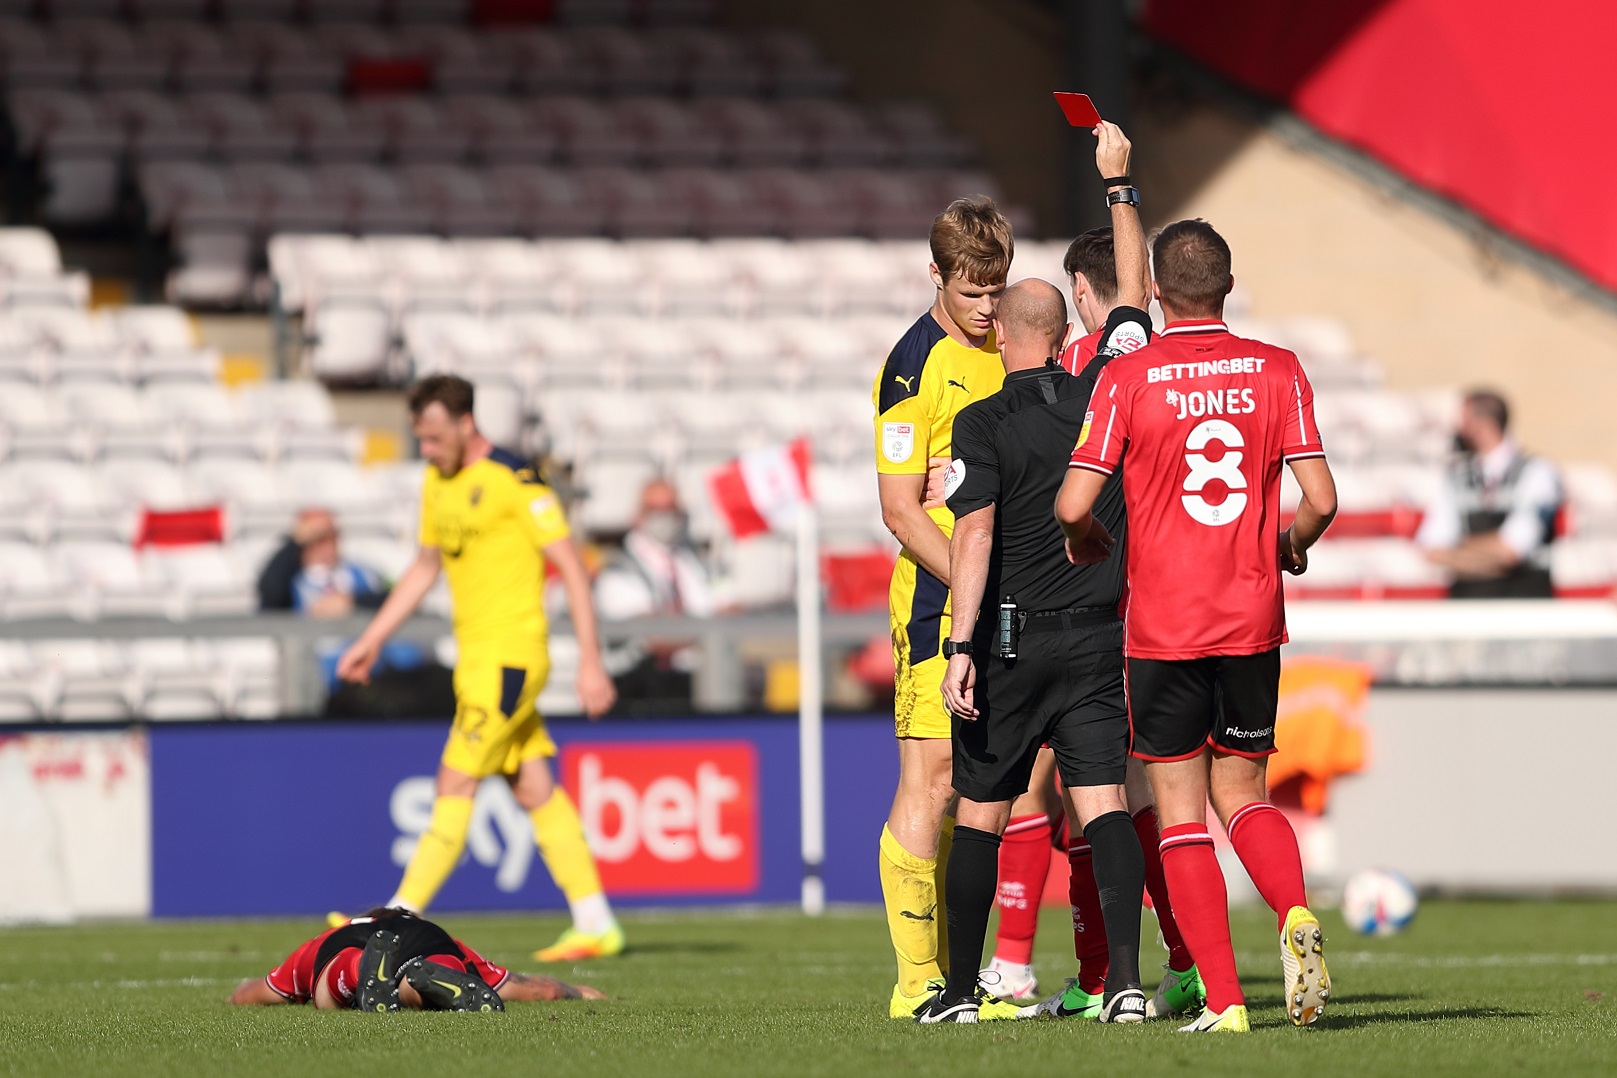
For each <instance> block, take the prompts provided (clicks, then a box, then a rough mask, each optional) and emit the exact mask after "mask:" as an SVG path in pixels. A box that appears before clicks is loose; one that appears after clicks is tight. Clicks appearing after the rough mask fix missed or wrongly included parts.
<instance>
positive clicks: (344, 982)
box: [310, 947, 364, 1004]
mask: <svg viewBox="0 0 1617 1078" xmlns="http://www.w3.org/2000/svg"><path fill="white" fill-rule="evenodd" d="M363 953H364V952H363V951H362V950H360V948H358V947H344V948H343V949H342V950H340V951H338V952H337V953H336V954H335V955H334V956H332V959H331V961H329V962H327V963H326V966H325V968H324V969H322V970H321V971H320V976H319V977H317V978H315V980H316V982H317V983H318V982H319V981H325V982H326V987H327V988H329V989H331V995H332V997H333V998H335V999H336V1000H337V1002H338V1003H345V1004H346V1003H352V1002H353V1001H354V992H355V991H357V990H358V988H359V956H360V955H361V954H363ZM310 995H313V993H312V992H311V993H310Z"/></svg>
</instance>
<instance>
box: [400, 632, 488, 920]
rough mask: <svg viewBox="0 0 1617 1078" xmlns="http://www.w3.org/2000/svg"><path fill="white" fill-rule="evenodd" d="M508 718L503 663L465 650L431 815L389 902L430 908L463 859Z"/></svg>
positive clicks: (421, 909) (457, 668)
mask: <svg viewBox="0 0 1617 1078" xmlns="http://www.w3.org/2000/svg"><path fill="white" fill-rule="evenodd" d="M507 722H508V720H507V719H506V717H505V715H503V714H502V713H501V711H500V674H499V668H498V667H497V666H495V665H493V664H491V663H488V662H485V661H482V660H480V659H478V658H476V657H475V656H466V655H462V656H461V660H460V662H458V663H457V664H456V665H455V720H454V722H453V724H451V726H450V728H449V737H448V739H447V740H446V741H445V743H444V751H443V757H442V759H441V761H440V763H439V766H438V788H437V796H436V797H435V798H434V799H433V802H432V818H431V819H430V820H429V821H428V823H427V829H426V830H425V831H423V832H422V833H421V837H420V838H419V839H417V841H416V847H415V852H414V853H413V854H411V855H410V863H409V864H408V865H406V866H405V869H404V876H403V878H402V880H401V881H400V882H399V889H398V890H397V891H396V892H395V893H394V895H393V897H392V898H391V899H389V900H388V901H387V903H386V904H387V905H389V906H401V907H403V908H405V909H408V910H412V911H414V912H416V913H423V912H425V911H426V909H427V907H428V906H430V905H431V904H432V900H433V899H434V898H435V897H436V896H437V894H438V891H439V889H441V888H442V887H443V885H444V881H445V880H447V879H449V874H450V873H451V872H453V871H454V870H455V866H456V865H457V864H459V863H460V855H461V853H462V852H463V851H464V850H465V848H466V832H467V830H468V829H469V828H470V827H471V823H472V802H473V800H474V799H475V798H476V796H477V785H478V783H479V782H480V781H482V778H483V776H485V775H489V774H492V773H493V771H494V768H495V766H496V762H495V761H496V760H497V759H498V758H501V757H503V755H504V740H503V737H502V730H504V729H505V728H506V726H507Z"/></svg>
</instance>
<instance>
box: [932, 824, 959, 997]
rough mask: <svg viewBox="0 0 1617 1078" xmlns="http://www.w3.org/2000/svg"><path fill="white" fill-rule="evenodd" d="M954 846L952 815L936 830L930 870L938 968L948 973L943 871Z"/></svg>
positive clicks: (947, 929)
mask: <svg viewBox="0 0 1617 1078" xmlns="http://www.w3.org/2000/svg"><path fill="white" fill-rule="evenodd" d="M953 848H954V817H953V816H945V817H944V818H943V829H942V830H940V831H939V832H938V867H937V868H936V869H934V870H933V872H932V886H933V887H935V888H936V889H937V895H938V915H937V916H938V969H940V970H942V971H943V975H944V976H945V977H947V976H948V975H949V902H948V899H947V898H946V897H945V896H946V894H947V891H946V890H945V888H944V886H943V876H944V873H945V872H946V871H947V870H948V868H949V851H950V850H951V849H953Z"/></svg>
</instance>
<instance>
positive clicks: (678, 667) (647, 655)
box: [595, 478, 726, 712]
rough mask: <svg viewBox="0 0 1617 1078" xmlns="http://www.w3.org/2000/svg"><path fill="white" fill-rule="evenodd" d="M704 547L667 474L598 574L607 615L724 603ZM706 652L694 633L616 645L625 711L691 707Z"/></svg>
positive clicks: (708, 613)
mask: <svg viewBox="0 0 1617 1078" xmlns="http://www.w3.org/2000/svg"><path fill="white" fill-rule="evenodd" d="M725 605H726V604H725V603H723V602H721V600H720V598H719V596H718V594H717V593H716V590H715V586H714V581H713V578H712V576H711V574H710V573H709V572H708V568H707V565H706V563H705V562H704V561H703V560H702V556H701V554H700V553H699V552H698V551H697V549H696V547H695V545H694V544H693V543H692V542H691V539H690V533H689V531H688V528H687V520H686V515H685V509H684V507H683V506H681V505H680V503H679V492H678V491H677V490H675V489H674V485H673V484H672V483H670V482H669V481H668V480H666V479H661V478H658V479H652V480H651V481H650V482H648V483H647V484H646V485H645V487H644V488H642V490H641V491H640V508H639V510H638V511H637V512H636V514H635V518H634V524H633V526H632V527H630V529H629V531H628V532H627V533H626V534H625V535H624V537H623V548H622V549H621V550H619V551H616V552H614V553H613V554H611V555H610V556H609V557H608V558H607V560H606V564H605V565H604V566H602V568H601V571H600V573H599V574H598V575H597V576H596V578H595V606H596V609H597V610H599V611H600V613H601V616H602V617H603V618H608V619H617V620H623V619H628V618H643V617H657V616H663V617H674V616H679V615H684V616H687V617H694V618H706V617H712V616H713V615H714V614H717V613H719V612H720V610H722V609H723V608H724V607H725ZM700 659H701V656H700V655H699V654H698V653H697V651H696V649H695V648H692V647H691V646H690V641H689V639H659V640H642V641H631V642H625V643H621V644H617V645H615V646H613V647H612V648H611V653H610V655H609V656H608V663H609V665H610V667H611V669H612V672H613V674H614V676H615V677H616V678H617V683H618V692H619V698H620V700H621V701H622V703H623V705H624V707H625V709H626V710H630V711H634V710H636V709H640V710H645V711H661V712H668V711H681V710H684V709H686V708H689V707H690V704H691V691H692V675H693V673H694V672H695V670H696V667H697V665H698V663H699V662H700Z"/></svg>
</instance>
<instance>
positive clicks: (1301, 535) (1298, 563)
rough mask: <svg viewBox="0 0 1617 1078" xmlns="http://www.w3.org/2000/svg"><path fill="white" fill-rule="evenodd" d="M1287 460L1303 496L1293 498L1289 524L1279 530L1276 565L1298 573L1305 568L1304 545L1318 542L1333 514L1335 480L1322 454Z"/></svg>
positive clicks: (1297, 574)
mask: <svg viewBox="0 0 1617 1078" xmlns="http://www.w3.org/2000/svg"><path fill="white" fill-rule="evenodd" d="M1288 463H1289V464H1290V466H1291V474H1292V475H1293V476H1294V477H1295V478H1296V480H1297V485H1298V486H1299V487H1301V488H1302V491H1303V496H1302V497H1301V498H1299V499H1298V501H1297V515H1296V516H1295V517H1294V518H1293V519H1292V522H1291V527H1289V528H1287V529H1286V530H1285V531H1283V532H1281V533H1280V567H1281V568H1282V569H1284V570H1286V572H1288V573H1291V574H1292V575H1293V576H1301V575H1302V574H1303V573H1305V572H1307V571H1308V548H1309V547H1311V546H1313V545H1314V544H1315V543H1317V542H1319V537H1320V536H1322V535H1324V534H1325V529H1326V528H1328V527H1330V525H1331V521H1332V519H1334V518H1335V516H1336V480H1335V479H1333V478H1332V477H1331V466H1330V465H1329V464H1327V463H1326V462H1325V458H1324V457H1304V458H1302V459H1301V460H1293V461H1289V462H1288Z"/></svg>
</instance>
